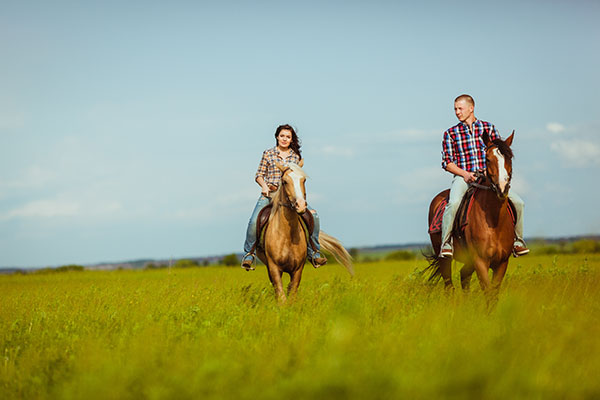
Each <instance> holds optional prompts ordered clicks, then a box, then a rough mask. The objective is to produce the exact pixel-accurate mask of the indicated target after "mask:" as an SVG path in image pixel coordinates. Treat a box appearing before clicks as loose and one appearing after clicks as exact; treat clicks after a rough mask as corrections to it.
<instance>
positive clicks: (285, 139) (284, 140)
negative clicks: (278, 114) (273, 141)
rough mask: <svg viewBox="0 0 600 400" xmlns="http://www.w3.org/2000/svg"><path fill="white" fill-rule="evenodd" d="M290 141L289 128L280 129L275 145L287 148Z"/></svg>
mask: <svg viewBox="0 0 600 400" xmlns="http://www.w3.org/2000/svg"><path fill="white" fill-rule="evenodd" d="M290 143H292V131H290V130H289V129H282V130H281V131H280V132H279V135H278V136H277V145H278V146H279V147H280V148H282V149H287V148H288V147H290Z"/></svg>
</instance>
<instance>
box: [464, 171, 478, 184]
mask: <svg viewBox="0 0 600 400" xmlns="http://www.w3.org/2000/svg"><path fill="white" fill-rule="evenodd" d="M463 179H464V180H465V182H466V183H471V182H475V181H476V180H477V176H476V175H475V173H473V172H469V171H465V174H464V175H463Z"/></svg>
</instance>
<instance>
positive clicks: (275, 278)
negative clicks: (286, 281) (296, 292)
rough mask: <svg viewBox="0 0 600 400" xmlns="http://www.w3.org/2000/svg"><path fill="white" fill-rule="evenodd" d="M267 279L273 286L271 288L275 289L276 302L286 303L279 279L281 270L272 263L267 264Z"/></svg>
mask: <svg viewBox="0 0 600 400" xmlns="http://www.w3.org/2000/svg"><path fill="white" fill-rule="evenodd" d="M268 268H269V279H270V280H271V283H272V284H273V288H274V289H275V297H277V300H278V301H279V302H280V303H285V301H286V297H285V292H284V291H283V282H282V279H281V276H282V274H283V273H282V271H281V269H280V268H279V267H278V266H276V265H273V263H272V262H270V263H269V267H268Z"/></svg>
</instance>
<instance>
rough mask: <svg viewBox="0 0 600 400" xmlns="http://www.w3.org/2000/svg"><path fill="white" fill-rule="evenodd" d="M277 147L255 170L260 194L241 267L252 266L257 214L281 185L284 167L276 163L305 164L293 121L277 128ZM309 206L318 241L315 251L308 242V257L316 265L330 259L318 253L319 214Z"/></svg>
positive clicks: (314, 237) (313, 240)
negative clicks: (280, 167)
mask: <svg viewBox="0 0 600 400" xmlns="http://www.w3.org/2000/svg"><path fill="white" fill-rule="evenodd" d="M275 139H276V142H275V147H273V148H270V149H267V150H265V151H264V152H263V155H262V159H261V160H260V164H259V165H258V171H256V178H255V181H256V183H258V186H260V189H261V190H260V191H261V194H260V197H259V198H258V201H257V202H256V207H254V211H253V212H252V216H251V217H250V221H249V222H248V229H247V231H246V241H245V242H244V253H245V256H244V257H243V258H242V268H244V269H246V270H248V271H250V270H253V269H254V267H252V263H253V262H254V258H255V257H254V252H253V251H254V250H255V249H254V244H255V242H256V221H257V219H258V214H259V212H260V210H262V209H263V207H264V206H266V205H267V204H269V202H270V201H271V198H270V197H269V194H270V193H271V192H274V191H276V190H277V188H278V187H279V183H280V182H281V175H282V173H281V171H280V170H279V168H277V166H276V165H275V163H276V162H279V163H295V164H298V165H302V164H303V162H304V160H303V159H302V156H301V155H300V140H299V139H298V136H297V135H296V131H295V130H294V128H292V127H291V126H290V125H280V126H278V127H277V130H276V131H275ZM307 208H308V210H309V211H310V212H311V213H312V214H313V217H314V220H315V228H314V230H313V234H312V235H311V237H310V239H311V241H312V242H313V243H314V244H315V248H316V249H317V251H316V252H314V251H313V249H312V247H311V246H310V244H309V245H308V246H307V250H308V258H309V259H310V260H311V262H312V263H313V265H314V266H315V268H317V267H320V266H321V265H324V264H325V263H327V259H326V258H325V257H323V256H321V254H320V253H319V251H318V250H319V249H320V246H319V226H320V224H319V216H318V215H317V212H316V211H315V210H314V209H312V208H311V207H310V206H308V205H307Z"/></svg>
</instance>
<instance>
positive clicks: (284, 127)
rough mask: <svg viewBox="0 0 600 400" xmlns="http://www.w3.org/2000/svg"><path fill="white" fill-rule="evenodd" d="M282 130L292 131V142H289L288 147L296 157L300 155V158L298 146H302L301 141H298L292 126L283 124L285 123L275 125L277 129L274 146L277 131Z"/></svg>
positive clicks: (276, 134) (277, 134) (276, 135)
mask: <svg viewBox="0 0 600 400" xmlns="http://www.w3.org/2000/svg"><path fill="white" fill-rule="evenodd" d="M283 130H287V131H290V132H292V142H291V143H290V149H292V150H293V151H294V153H296V154H298V157H300V159H302V155H301V154H300V153H301V151H300V147H302V141H300V139H299V138H298V135H296V131H295V130H294V128H293V127H292V126H291V125H288V124H285V125H279V126H278V127H277V130H276V131H275V146H277V144H278V142H277V137H278V136H279V133H280V132H281V131H283Z"/></svg>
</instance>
